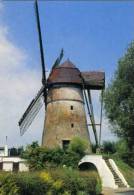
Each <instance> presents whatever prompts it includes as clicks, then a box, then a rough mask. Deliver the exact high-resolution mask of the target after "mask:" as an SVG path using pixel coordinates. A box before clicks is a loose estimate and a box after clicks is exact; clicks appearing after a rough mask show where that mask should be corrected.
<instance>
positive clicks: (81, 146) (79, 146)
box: [68, 137, 88, 157]
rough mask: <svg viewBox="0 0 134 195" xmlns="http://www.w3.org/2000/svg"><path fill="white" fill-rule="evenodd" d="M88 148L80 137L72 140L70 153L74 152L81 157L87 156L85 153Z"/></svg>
mask: <svg viewBox="0 0 134 195" xmlns="http://www.w3.org/2000/svg"><path fill="white" fill-rule="evenodd" d="M87 147H88V143H87V142H86V140H84V139H82V138H80V137H74V138H73V139H72V140H71V143H70V144H69V148H68V150H69V151H73V152H75V153H76V154H79V155H80V156H81V157H83V156H84V155H85V151H86V149H87Z"/></svg>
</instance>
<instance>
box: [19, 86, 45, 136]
mask: <svg viewBox="0 0 134 195" xmlns="http://www.w3.org/2000/svg"><path fill="white" fill-rule="evenodd" d="M43 91H44V87H42V88H41V89H40V91H39V92H38V94H37V95H36V97H35V98H34V99H33V100H32V101H31V103H30V105H29V106H28V108H27V109H26V111H25V113H24V114H23V116H22V118H21V119H20V121H19V127H20V134H21V135H23V134H24V133H25V131H26V130H27V129H28V127H29V126H30V125H31V123H32V122H33V120H34V119H35V117H36V115H37V114H38V112H39V111H40V109H41V107H42V105H43V102H42V98H43Z"/></svg>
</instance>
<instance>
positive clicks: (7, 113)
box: [0, 1, 134, 146]
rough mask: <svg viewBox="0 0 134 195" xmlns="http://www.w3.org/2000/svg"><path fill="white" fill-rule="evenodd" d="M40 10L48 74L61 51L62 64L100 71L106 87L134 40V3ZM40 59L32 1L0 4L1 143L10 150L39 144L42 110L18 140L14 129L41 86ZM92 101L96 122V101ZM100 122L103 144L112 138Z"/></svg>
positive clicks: (47, 5)
mask: <svg viewBox="0 0 134 195" xmlns="http://www.w3.org/2000/svg"><path fill="white" fill-rule="evenodd" d="M1 5H2V6H1ZM39 9H40V17H41V26H42V35H43V43H44V50H45V61H46V64H47V69H48V70H50V68H51V66H52V63H53V62H54V61H55V59H56V57H57V56H58V55H59V52H60V49H61V48H64V51H65V57H64V60H65V59H66V58H70V60H72V62H74V63H75V65H76V66H77V67H78V68H79V69H80V70H86V71H88V70H103V71H105V73H106V83H108V82H109V81H110V80H111V78H112V77H113V74H114V71H115V70H116V67H117V62H118V60H119V58H120V57H121V56H123V54H124V52H125V51H126V49H127V47H128V45H129V43H130V42H131V41H132V40H134V21H133V20H134V1H77V2H74V1H39ZM39 57H40V56H39V47H38V36H37V29H36V23H35V13H34V6H33V2H32V1H2V3H1V2H0V67H1V71H0V79H1V81H0V88H1V91H0V97H1V98H0V107H1V110H0V115H1V116H2V117H1V118H0V131H1V138H0V144H4V141H3V140H4V139H5V137H6V136H7V135H8V137H10V138H8V143H9V145H11V146H13V145H14V144H16V145H22V144H27V143H31V142H32V141H33V140H34V139H35V140H41V135H42V129H43V121H44V110H43V109H42V111H41V112H40V114H39V115H38V117H37V119H36V120H35V121H34V123H33V124H32V126H31V127H30V130H29V131H28V132H27V133H26V134H25V135H24V136H23V137H21V138H20V135H19V128H18V126H17V122H18V120H19V118H20V117H21V115H22V113H23V112H24V110H25V108H26V107H27V106H28V104H29V102H30V101H31V99H32V98H33V97H34V95H35V94H36V92H37V90H38V89H39V88H40V86H41V81H40V80H41V78H40V76H41V66H40V58H39ZM93 97H94V103H95V112H96V119H97V120H98V117H99V116H98V115H97V113H98V112H99V111H98V103H97V102H99V96H98V95H97V93H96V92H95V93H94V94H93ZM97 123H98V121H97ZM103 123H104V124H103V126H104V127H103V139H104V140H108V139H109V140H110V139H114V137H113V136H112V135H111V133H110V131H108V129H109V127H108V122H107V120H106V119H104V120H103ZM11 124H12V125H11ZM3 129H4V131H3ZM14 140H16V141H15V142H14Z"/></svg>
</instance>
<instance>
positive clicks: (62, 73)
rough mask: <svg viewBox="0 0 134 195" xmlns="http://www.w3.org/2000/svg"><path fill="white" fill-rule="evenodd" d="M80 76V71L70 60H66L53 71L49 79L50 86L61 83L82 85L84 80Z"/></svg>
mask: <svg viewBox="0 0 134 195" xmlns="http://www.w3.org/2000/svg"><path fill="white" fill-rule="evenodd" d="M80 75H81V73H80V70H79V69H78V68H76V66H75V65H74V64H73V63H72V62H71V61H70V60H66V61H65V62H64V63H62V64H60V65H59V66H56V67H55V68H53V69H52V71H51V73H50V75H49V77H48V85H51V84H61V83H65V84H79V85H81V84H82V79H81V76H80Z"/></svg>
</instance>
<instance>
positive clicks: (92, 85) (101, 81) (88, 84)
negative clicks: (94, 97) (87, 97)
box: [81, 71, 105, 90]
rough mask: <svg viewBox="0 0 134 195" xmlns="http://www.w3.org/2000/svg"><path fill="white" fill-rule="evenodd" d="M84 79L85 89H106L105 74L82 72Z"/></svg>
mask: <svg viewBox="0 0 134 195" xmlns="http://www.w3.org/2000/svg"><path fill="white" fill-rule="evenodd" d="M81 75H82V77H83V79H84V84H85V89H94V90H95V89H97V90H98V89H100V90H101V89H104V88H105V73H104V72H99V71H89V72H81Z"/></svg>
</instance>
